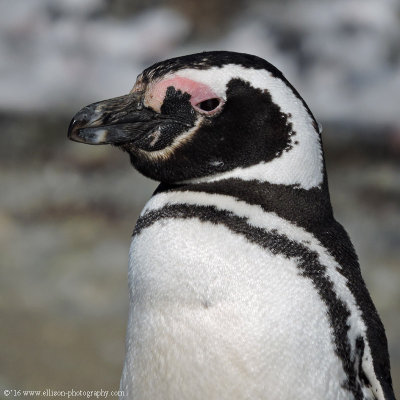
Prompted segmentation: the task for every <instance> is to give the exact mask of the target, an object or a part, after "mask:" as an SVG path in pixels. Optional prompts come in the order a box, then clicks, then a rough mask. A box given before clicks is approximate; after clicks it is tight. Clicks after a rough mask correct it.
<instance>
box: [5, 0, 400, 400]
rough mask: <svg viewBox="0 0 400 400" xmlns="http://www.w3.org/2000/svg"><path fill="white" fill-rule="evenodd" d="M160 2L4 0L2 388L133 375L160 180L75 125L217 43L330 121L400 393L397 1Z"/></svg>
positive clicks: (344, 207) (352, 223)
mask: <svg viewBox="0 0 400 400" xmlns="http://www.w3.org/2000/svg"><path fill="white" fill-rule="evenodd" d="M144 3H146V2H140V1H136V2H130V3H127V2H124V1H120V0H118V1H115V2H113V3H107V2H102V1H96V0H90V1H87V2H80V1H75V0H74V1H72V0H71V1H66V0H63V1H59V2H51V1H47V0H41V1H36V2H32V1H20V2H15V1H7V0H5V1H2V2H1V3H0V10H2V12H1V13H0V19H1V22H2V23H1V24H0V32H1V36H0V56H1V57H0V60H1V61H0V82H1V84H2V90H1V91H0V254H1V257H0V320H1V325H0V389H1V390H0V398H1V396H3V390H4V389H40V390H44V389H46V388H52V389H56V390H61V389H65V390H68V389H72V388H75V389H85V390H89V389H97V390H99V389H101V388H102V389H105V390H115V389H117V388H118V384H119V377H120V373H121V368H122V361H123V354H124V335H125V324H126V319H127V313H128V308H127V306H128V294H127V263H128V249H129V243H130V235H131V232H132V230H133V227H134V224H135V221H136V218H137V216H138V213H139V212H140V210H141V208H142V207H143V205H144V203H145V202H146V200H147V199H148V198H149V197H150V195H151V193H152V191H153V190H154V189H155V187H156V183H155V182H152V181H150V180H147V179H145V178H143V177H141V176H140V175H139V174H138V173H137V172H136V171H134V170H133V168H132V167H131V166H130V164H129V161H128V157H127V156H126V155H125V154H123V153H122V152H119V151H118V150H117V149H114V148H110V147H96V146H92V147H91V146H85V145H81V144H77V143H72V142H69V141H67V140H66V131H67V127H68V124H69V120H70V117H72V115H73V113H74V112H75V111H77V110H78V109H79V108H80V107H81V106H83V105H86V104H88V103H90V102H93V101H96V100H100V99H102V98H107V97H112V96H115V95H120V94H124V93H126V92H128V91H129V89H130V87H131V86H132V85H133V82H134V79H135V77H136V75H137V74H138V73H139V72H140V71H141V69H142V68H143V67H144V66H146V65H148V64H151V63H152V62H154V61H156V60H158V59H163V58H167V57H170V56H172V55H179V54H184V53H189V52H194V51H200V50H203V49H210V48H215V49H230V50H239V51H247V52H250V53H254V54H258V55H260V56H262V57H264V58H267V59H268V60H269V61H271V62H272V63H274V64H276V65H277V66H278V67H279V68H281V69H282V70H284V72H285V74H286V76H287V77H288V79H289V80H291V81H292V82H293V83H294V84H295V86H296V87H297V88H298V89H299V91H300V93H302V94H303V96H304V97H305V99H306V101H307V102H308V103H309V105H310V107H311V109H312V110H313V111H314V113H315V115H316V117H317V119H318V120H319V121H321V122H322V123H323V126H324V132H323V138H324V145H325V151H326V158H327V168H328V176H329V183H330V189H331V196H332V203H333V207H334V210H335V215H336V217H337V219H338V220H339V221H340V222H341V223H342V224H343V225H344V226H345V228H346V229H347V231H348V232H349V234H350V236H351V238H352V240H353V243H354V245H355V248H356V250H357V253H358V255H359V258H360V262H361V268H362V272H363V275H364V277H365V280H366V282H367V285H368V287H369V289H370V292H371V295H372V298H373V300H374V302H375V304H376V306H377V309H378V311H379V313H380V315H381V317H382V320H383V322H384V324H385V327H386V331H387V336H388V341H389V351H390V354H391V361H392V376H393V380H394V387H395V391H396V394H397V397H400V310H399V308H400V265H399V263H400V261H399V260H400V230H399V227H400V113H399V111H400V109H399V107H400V106H399V104H400V97H399V93H400V88H399V82H400V81H399V74H398V71H399V70H400V61H399V60H400V48H399V46H398V43H400V41H399V38H400V33H399V32H400V31H399V8H398V5H397V3H395V2H391V1H382V2H381V3H379V4H378V3H377V2H371V1H362V2H361V1H346V2H344V1H337V0H336V1H332V2H329V3H328V2H326V3H325V2H312V1H307V2H304V1H303V2H294V3H293V2H290V1H287V2H276V3H274V2H257V1H253V2H248V4H247V5H246V6H245V5H244V2H242V1H232V2H225V1H222V2H221V4H222V6H220V7H218V6H215V5H214V6H213V4H214V2H209V1H204V2H197V3H196V2H194V1H187V2H183V1H182V2H181V1H178V0H175V1H172V0H171V1H169V2H161V1H152V2H148V3H146V4H144ZM149 3H151V4H150V6H149V5H148V4H149ZM198 3H201V4H202V5H198ZM21 4H22V5H21ZM82 4H85V6H83V5H82ZM196 4H197V5H196ZM229 4H231V7H232V9H231V10H230V12H227V11H224V10H227V7H229ZM374 4H375V5H374ZM207 7H208V8H207ZM396 71H397V74H396Z"/></svg>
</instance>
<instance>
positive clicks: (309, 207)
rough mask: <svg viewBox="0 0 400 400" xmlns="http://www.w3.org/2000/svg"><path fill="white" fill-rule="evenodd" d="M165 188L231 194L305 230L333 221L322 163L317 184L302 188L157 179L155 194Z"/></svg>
mask: <svg viewBox="0 0 400 400" xmlns="http://www.w3.org/2000/svg"><path fill="white" fill-rule="evenodd" d="M166 191H192V192H205V193H209V194H219V195H225V196H230V197H233V198H235V199H237V200H240V201H243V202H245V203H247V204H250V205H258V206H261V208H262V209H263V210H264V211H265V212H273V213H275V214H277V215H278V216H280V217H282V218H284V219H286V220H289V221H291V222H292V223H294V224H296V225H298V226H301V227H303V228H305V229H306V230H308V231H315V230H323V229H325V227H326V226H328V225H330V224H331V223H332V221H333V213H332V207H331V202H330V196H329V189H328V181H327V176H326V172H325V168H324V167H323V180H322V183H321V184H320V185H319V186H316V187H311V188H309V189H304V188H302V187H299V186H298V185H285V184H276V183H271V182H268V181H258V180H243V179H240V178H235V177H233V178H227V179H221V180H214V181H213V180H212V181H202V182H194V183H187V184H172V185H171V184H165V183H161V184H160V186H159V187H158V188H157V190H156V192H155V194H158V193H160V192H166Z"/></svg>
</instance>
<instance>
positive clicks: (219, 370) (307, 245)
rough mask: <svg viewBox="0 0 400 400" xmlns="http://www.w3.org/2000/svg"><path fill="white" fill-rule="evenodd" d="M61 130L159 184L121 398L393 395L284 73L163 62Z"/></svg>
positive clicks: (145, 225)
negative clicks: (106, 148)
mask: <svg viewBox="0 0 400 400" xmlns="http://www.w3.org/2000/svg"><path fill="white" fill-rule="evenodd" d="M69 136H70V138H71V139H73V140H76V141H80V142H85V143H89V144H105V143H110V144H114V145H116V146H119V147H120V148H121V149H123V150H124V151H126V152H128V153H129V155H130V158H131V162H132V164H133V165H134V166H135V168H137V169H138V170H139V171H140V172H142V173H143V174H144V175H146V176H148V177H150V178H153V179H155V180H158V181H160V182H161V185H160V186H159V187H158V189H157V191H156V192H155V194H154V195H153V197H152V198H151V199H150V201H149V202H148V203H147V205H146V206H145V208H144V210H143V211H142V214H141V216H140V218H139V220H138V222H137V225H136V228H135V231H134V235H133V239H132V245H131V252H130V266H129V289H130V315H129V322H128V330H127V341H126V360H125V365H124V371H123V376H122V380H121V389H122V390H124V392H125V395H126V397H127V398H132V399H133V398H134V399H138V400H141V399H209V400H211V399H219V400H221V399H268V400H275V399H276V400H289V399H290V400H293V399H328V400H330V399H356V400H358V399H382V400H383V399H386V400H389V399H394V394H393V390H392V384H391V377H390V366H389V356H388V351H387V343H386V337H385V332H384V328H383V326H382V323H381V321H380V319H379V316H378V314H377V312H376V309H375V307H374V305H373V303H372V300H371V298H370V296H369V293H368V291H367V289H366V287H365V284H364V281H363V279H362V277H361V273H360V269H359V265H358V261H357V256H356V255H355V253H354V250H353V246H352V244H351V242H350V240H349V238H348V236H347V234H346V232H345V231H344V229H343V228H342V226H341V225H340V224H339V223H337V222H336V221H335V219H334V217H333V214H332V209H331V204H330V198H329V192H328V184H327V178H326V171H325V166H324V158H323V151H322V145H321V137H320V132H319V130H318V125H317V123H316V121H315V119H314V117H313V115H312V113H311V111H310V110H309V108H308V106H307V105H306V103H305V102H304V100H303V99H302V98H301V97H300V95H299V94H298V93H297V91H296V90H295V89H294V88H293V86H292V85H291V84H290V83H289V82H288V81H287V80H286V78H285V77H284V76H283V75H282V73H281V72H280V71H279V70H277V69H276V68H275V67H274V66H272V65H271V64H269V63H268V62H266V61H265V60H263V59H260V58H258V57H255V56H251V55H246V54H240V53H232V52H208V53H199V54H194V55H189V56H185V57H179V58H175V59H171V60H167V61H164V62H160V63H157V64H155V65H153V66H152V67H150V68H148V69H146V70H145V71H144V72H143V73H142V74H140V75H139V77H138V79H137V81H136V84H135V86H134V88H133V90H132V92H131V93H130V94H129V95H126V96H122V97H119V98H116V99H111V100H107V101H103V102H99V103H95V104H92V105H90V106H88V107H85V108H84V109H82V110H81V111H80V112H79V113H78V114H77V115H76V116H75V117H74V119H73V121H72V122H71V126H70V130H69Z"/></svg>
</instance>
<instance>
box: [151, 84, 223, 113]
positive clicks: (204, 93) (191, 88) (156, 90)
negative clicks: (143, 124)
mask: <svg viewBox="0 0 400 400" xmlns="http://www.w3.org/2000/svg"><path fill="white" fill-rule="evenodd" d="M170 86H173V87H174V88H175V90H180V91H181V92H182V93H185V92H186V93H189V94H190V96H191V97H190V103H191V104H192V106H196V105H197V104H199V103H201V102H202V101H204V100H208V99H213V98H218V96H217V95H216V94H215V93H214V92H213V90H212V89H211V88H210V87H209V86H207V85H205V84H204V83H200V82H196V81H192V80H191V79H188V78H180V77H179V76H177V77H174V78H171V79H165V80H162V81H160V82H157V83H155V84H153V85H149V87H148V88H147V93H146V95H145V104H146V105H147V106H149V107H151V108H153V109H154V110H155V111H158V112H160V109H161V106H162V103H163V101H164V98H165V93H166V92H167V88H169V87H170Z"/></svg>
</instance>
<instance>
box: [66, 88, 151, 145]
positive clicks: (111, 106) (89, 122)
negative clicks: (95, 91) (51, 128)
mask: <svg viewBox="0 0 400 400" xmlns="http://www.w3.org/2000/svg"><path fill="white" fill-rule="evenodd" d="M142 99H143V92H140V91H137V92H133V93H130V94H128V95H126V96H120V97H115V98H113V99H109V100H103V101H99V102H97V103H93V104H90V105H88V106H86V107H84V108H82V109H81V110H80V111H78V112H77V113H76V114H75V116H74V117H73V118H72V120H71V123H70V125H69V128H68V138H69V139H71V140H74V141H75V142H80V143H87V144H114V145H121V144H125V143H131V142H135V141H136V140H138V139H140V138H141V137H142V136H143V135H145V134H146V133H148V132H149V131H152V130H153V129H155V128H156V127H157V126H158V124H159V121H157V118H156V115H157V113H156V112H155V111H154V110H153V109H151V108H148V107H144V105H143V102H142Z"/></svg>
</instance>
